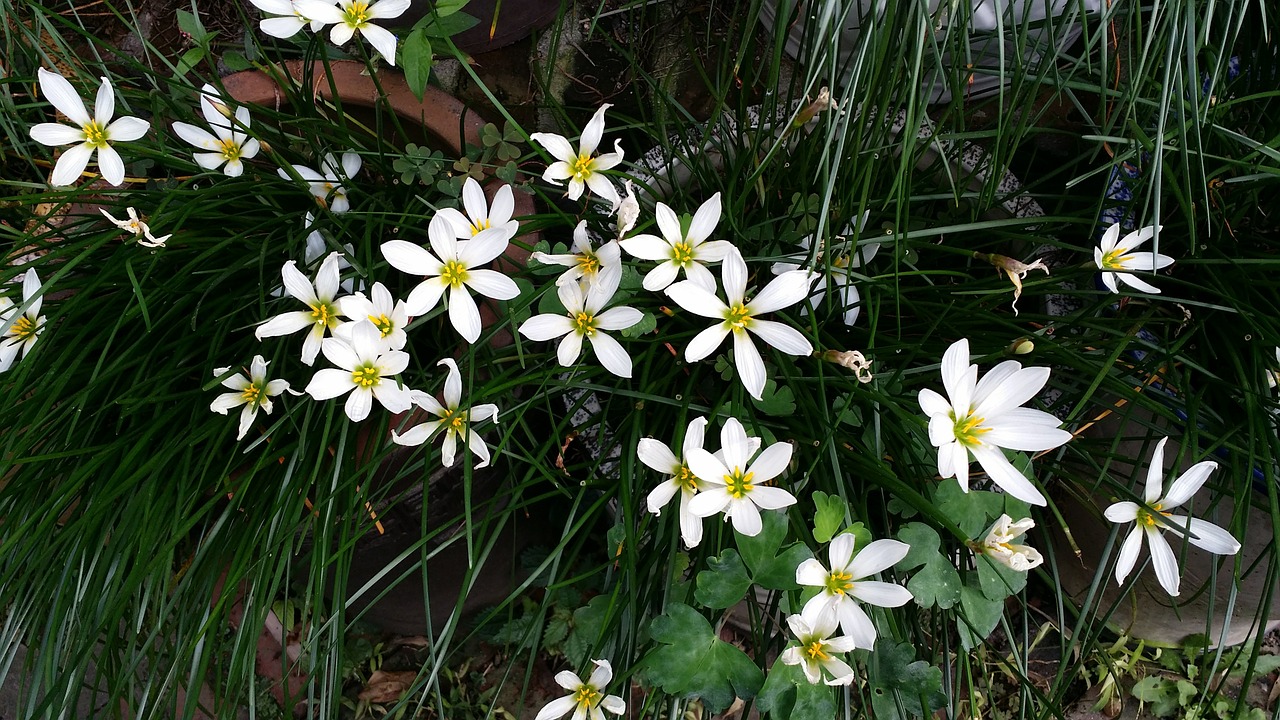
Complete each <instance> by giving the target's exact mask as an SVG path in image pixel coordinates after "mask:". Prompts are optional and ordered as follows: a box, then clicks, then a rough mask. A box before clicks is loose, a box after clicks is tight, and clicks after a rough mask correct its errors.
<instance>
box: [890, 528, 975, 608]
mask: <svg viewBox="0 0 1280 720" xmlns="http://www.w3.org/2000/svg"><path fill="white" fill-rule="evenodd" d="M898 539H899V540H901V541H902V542H904V543H906V544H908V545H910V546H911V550H909V551H908V552H907V556H906V557H905V558H903V559H902V561H901V562H899V563H898V567H899V568H902V569H904V570H910V569H912V568H915V567H918V568H920V569H919V570H918V571H916V573H915V574H914V575H912V577H911V579H910V580H908V581H907V589H908V590H910V591H911V594H912V595H913V596H915V601H916V603H918V604H919V605H920V606H921V607H932V606H934V605H937V606H938V607H940V608H942V609H944V610H945V609H947V608H950V607H952V606H954V605H955V604H956V603H957V602H959V601H960V588H961V587H962V584H961V582H960V573H959V572H957V571H956V568H955V566H954V565H952V564H951V560H950V559H948V558H947V557H946V556H945V555H943V554H942V553H940V552H939V551H938V547H939V546H940V545H941V543H942V540H941V539H940V538H939V537H938V532H937V531H936V530H934V529H933V528H931V527H929V526H928V525H925V524H924V523H918V522H913V523H907V524H906V525H904V526H903V527H902V529H901V530H899V531H898Z"/></svg>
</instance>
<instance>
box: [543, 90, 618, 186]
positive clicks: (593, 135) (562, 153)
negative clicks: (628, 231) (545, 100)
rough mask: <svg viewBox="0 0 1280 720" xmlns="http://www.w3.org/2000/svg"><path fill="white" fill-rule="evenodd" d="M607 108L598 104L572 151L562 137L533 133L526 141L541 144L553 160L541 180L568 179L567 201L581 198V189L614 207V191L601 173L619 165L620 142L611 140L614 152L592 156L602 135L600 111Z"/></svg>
mask: <svg viewBox="0 0 1280 720" xmlns="http://www.w3.org/2000/svg"><path fill="white" fill-rule="evenodd" d="M611 107H613V106H612V105H609V104H608V103H606V104H604V105H601V106H600V109H599V110H597V111H596V114H595V115H593V116H592V117H591V122H589V123H587V126H586V127H585V128H583V130H582V137H581V138H580V139H579V140H578V149H577V150H576V151H575V150H574V149H573V146H572V145H570V144H569V141H568V140H566V139H565V138H564V136H562V135H556V134H554V133H534V134H532V135H530V136H529V139H530V140H532V141H534V142H536V143H538V144H539V145H541V146H542V147H543V149H544V150H546V151H547V152H548V153H550V154H551V156H552V157H554V158H555V159H556V162H553V163H551V164H550V165H548V166H547V169H546V171H544V172H543V173H542V179H543V180H546V181H547V182H549V183H554V184H556V185H559V184H560V183H561V182H563V181H565V180H568V181H569V189H568V191H567V192H566V195H568V197H569V199H570V200H577V199H578V198H580V197H582V191H583V189H584V188H591V191H592V192H594V193H595V194H597V195H599V196H600V197H602V198H605V199H607V200H608V201H609V202H610V203H612V207H617V206H618V202H619V198H618V190H617V188H615V187H614V186H613V183H611V182H609V178H607V177H605V176H604V175H603V174H602V171H604V170H608V169H610V168H612V167H614V166H616V165H617V164H618V163H621V162H622V141H621V140H614V141H613V149H614V150H615V152H611V153H605V154H603V155H598V156H594V154H595V151H596V148H597V147H599V146H600V138H601V137H602V136H603V135H604V111H605V110H608V109H609V108H611Z"/></svg>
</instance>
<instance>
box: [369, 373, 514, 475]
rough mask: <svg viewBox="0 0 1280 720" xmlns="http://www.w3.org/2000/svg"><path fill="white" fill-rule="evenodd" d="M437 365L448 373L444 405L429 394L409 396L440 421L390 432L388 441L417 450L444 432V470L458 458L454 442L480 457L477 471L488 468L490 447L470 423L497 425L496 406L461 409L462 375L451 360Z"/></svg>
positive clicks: (487, 405)
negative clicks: (465, 445) (402, 431)
mask: <svg viewBox="0 0 1280 720" xmlns="http://www.w3.org/2000/svg"><path fill="white" fill-rule="evenodd" d="M436 364H437V365H445V366H447V367H448V368H449V373H448V374H447V375H446V376H445V380H444V404H443V405H441V404H440V403H439V402H437V401H436V399H435V398H434V397H432V396H431V395H430V394H428V393H425V392H422V391H421V390H414V391H412V393H411V398H412V400H413V403H414V404H415V405H417V406H418V407H420V408H422V409H423V410H425V411H426V412H428V413H430V414H432V415H435V416H436V417H437V418H439V420H429V421H427V422H424V423H419V424H417V425H414V426H413V427H411V428H409V430H408V432H406V433H405V434H403V435H400V434H398V433H396V432H395V431H394V430H393V431H392V432H391V441H392V442H394V443H395V444H397V445H405V446H408V447H416V446H418V445H421V444H422V443H424V442H426V441H428V440H430V439H431V436H432V435H435V434H436V432H437V431H438V430H441V429H443V430H444V446H443V447H442V448H441V459H440V461H441V462H442V463H443V464H444V466H445V467H453V462H454V459H455V457H456V455H457V443H458V441H459V440H461V441H463V442H465V443H466V444H467V447H468V448H470V449H471V452H472V453H474V454H475V456H476V457H478V458H480V464H478V465H476V466H475V467H476V469H477V470H479V469H480V468H482V467H488V465H489V460H490V458H489V448H488V447H487V446H486V445H485V444H484V439H483V438H481V437H480V434H479V433H477V432H476V431H475V430H472V429H471V425H472V424H473V423H478V422H482V421H484V420H493V421H494V422H498V406H497V405H493V404H485V405H476V406H475V407H473V408H471V409H469V410H462V409H460V408H459V405H460V404H461V403H462V374H461V373H460V372H458V364H457V363H455V362H454V361H453V359H452V358H445V359H443V360H441V361H440V362H438V363H436Z"/></svg>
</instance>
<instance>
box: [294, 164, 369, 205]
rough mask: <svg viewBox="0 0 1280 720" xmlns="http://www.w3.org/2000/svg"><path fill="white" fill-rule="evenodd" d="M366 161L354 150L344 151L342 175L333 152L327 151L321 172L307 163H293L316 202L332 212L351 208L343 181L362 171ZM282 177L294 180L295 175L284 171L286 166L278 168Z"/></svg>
mask: <svg viewBox="0 0 1280 720" xmlns="http://www.w3.org/2000/svg"><path fill="white" fill-rule="evenodd" d="M363 165H364V161H363V160H361V159H360V156H359V155H357V154H355V153H353V152H345V153H342V165H341V175H339V166H338V161H337V160H335V159H334V157H333V154H332V153H325V156H324V160H323V162H321V163H320V172H316V171H315V170H312V169H311V168H309V167H307V166H306V165H293V166H292V167H293V171H294V172H295V173H297V174H298V177H301V178H302V179H303V180H305V181H306V183H307V186H308V189H309V190H310V191H311V194H312V195H313V196H315V199H316V202H317V203H319V204H320V205H321V206H322V207H324V206H327V207H328V208H329V211H330V212H334V213H344V212H346V211H348V210H350V209H351V202H350V201H349V200H348V199H347V189H346V186H344V185H343V184H342V183H343V181H344V180H350V179H351V178H353V177H355V176H356V173H358V172H360V168H361V166H363ZM276 172H277V173H279V174H280V177H282V178H284V179H285V180H292V179H293V177H292V176H291V175H289V173H287V172H285V171H284V168H280V169H277V170H276ZM331 198H332V199H331Z"/></svg>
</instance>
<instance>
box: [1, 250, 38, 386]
mask: <svg viewBox="0 0 1280 720" xmlns="http://www.w3.org/2000/svg"><path fill="white" fill-rule="evenodd" d="M22 302H23V303H26V304H27V309H26V310H23V311H22V312H21V313H19V312H18V307H19V306H18V305H15V304H14V302H13V301H12V300H10V299H9V298H7V297H0V372H5V371H7V370H8V369H9V368H11V367H13V363H14V361H15V360H17V359H18V356H19V355H20V354H21V355H22V357H26V356H27V353H29V352H31V348H32V347H34V346H35V344H36V340H38V339H39V338H40V333H41V332H43V331H44V324H45V316H43V315H41V314H40V309H41V308H42V307H43V306H44V295H43V294H42V293H41V292H40V278H39V277H38V276H37V275H36V271H35V268H31V269H29V270H27V271H26V274H24V275H23V277H22Z"/></svg>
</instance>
